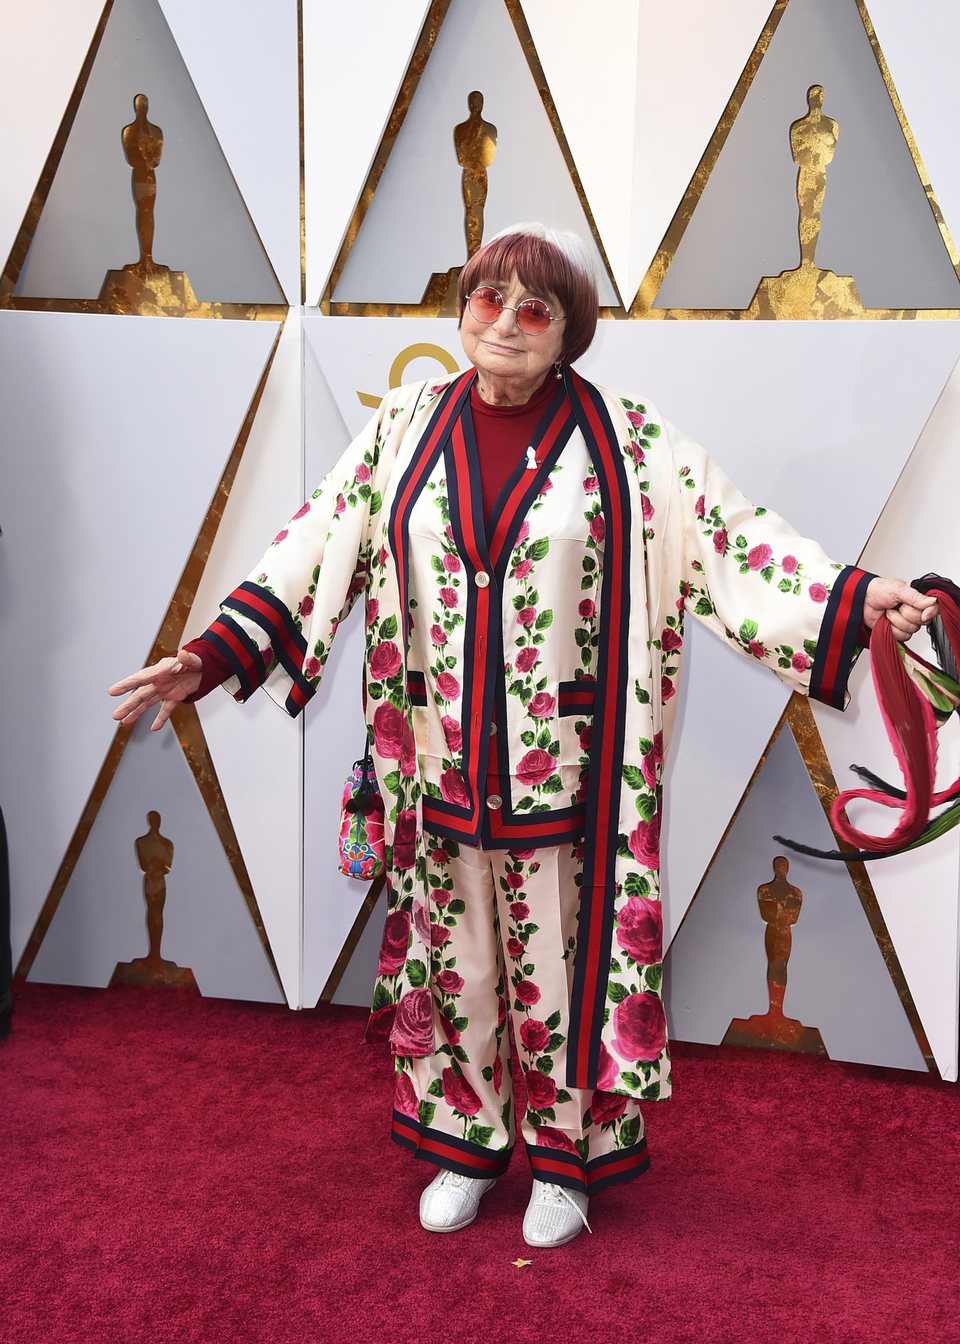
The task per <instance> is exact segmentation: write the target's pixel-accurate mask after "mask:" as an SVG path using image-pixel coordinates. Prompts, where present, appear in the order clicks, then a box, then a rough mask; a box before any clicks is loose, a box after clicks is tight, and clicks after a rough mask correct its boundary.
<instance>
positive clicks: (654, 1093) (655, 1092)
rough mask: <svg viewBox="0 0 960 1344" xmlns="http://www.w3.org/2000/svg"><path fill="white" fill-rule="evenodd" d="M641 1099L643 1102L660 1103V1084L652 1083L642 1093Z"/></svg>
mask: <svg viewBox="0 0 960 1344" xmlns="http://www.w3.org/2000/svg"><path fill="white" fill-rule="evenodd" d="M640 1098H641V1100H642V1101H658V1100H659V1098H660V1084H659V1083H658V1082H657V1083H651V1084H650V1086H649V1087H645V1088H644V1089H643V1091H642V1092H641V1093H640Z"/></svg>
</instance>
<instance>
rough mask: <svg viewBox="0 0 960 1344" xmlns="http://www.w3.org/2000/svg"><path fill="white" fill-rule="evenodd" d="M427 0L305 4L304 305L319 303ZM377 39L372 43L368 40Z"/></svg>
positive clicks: (313, 0)
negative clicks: (305, 243)
mask: <svg viewBox="0 0 960 1344" xmlns="http://www.w3.org/2000/svg"><path fill="white" fill-rule="evenodd" d="M429 7H430V5H429V0H399V3H398V0H365V2H364V4H363V5H353V6H349V7H348V6H344V5H336V6H335V5H331V4H330V3H329V0H304V3H303V126H304V132H303V138H304V143H303V149H304V198H305V213H306V235H307V245H306V253H307V298H308V300H309V301H310V302H311V303H318V302H319V299H320V295H321V293H322V292H323V289H324V288H325V286H326V283H327V279H328V277H329V275H330V271H331V269H332V267H333V263H334V261H335V260H336V257H337V252H338V250H339V248H340V240H341V238H342V237H343V233H344V230H345V229H346V227H347V224H348V223H349V221H350V216H351V215H352V214H353V208H354V206H355V205H356V202H357V197H358V196H359V195H360V191H361V189H362V187H363V184H364V182H365V181H366V178H367V173H368V172H369V171H370V165H371V163H372V162H373V156H374V154H375V153H376V151H377V146H378V145H379V143H380V136H381V134H382V132H383V128H384V126H385V125H386V121H387V117H388V116H389V114H390V109H391V108H392V107H393V104H394V100H395V98H396V96H397V90H398V89H399V87H400V81H401V80H402V79H403V76H404V73H405V72H406V69H407V64H408V62H409V60H410V55H411V53H412V51H413V48H414V44H415V43H416V40H417V37H418V35H419V33H420V28H421V26H422V24H423V20H424V16H425V15H426V12H427V10H428V9H429ZM371 33H375V34H376V40H375V41H371V39H370V34H371Z"/></svg>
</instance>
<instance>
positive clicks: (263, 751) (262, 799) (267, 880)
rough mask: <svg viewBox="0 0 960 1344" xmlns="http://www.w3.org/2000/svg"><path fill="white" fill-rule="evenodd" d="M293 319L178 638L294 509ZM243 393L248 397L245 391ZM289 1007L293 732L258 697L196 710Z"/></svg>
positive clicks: (296, 963)
mask: <svg viewBox="0 0 960 1344" xmlns="http://www.w3.org/2000/svg"><path fill="white" fill-rule="evenodd" d="M300 369H301V354H300V319H299V315H298V314H297V313H295V312H291V313H290V315H289V316H288V318H287V321H286V323H285V324H284V328H283V332H282V333H281V336H280V343H279V345H278V347H277V353H276V355H275V356H274V359H273V364H272V366H271V369H270V373H269V376H268V378H267V385H266V387H265V389H264V392H263V397H262V398H261V401H260V406H259V409H258V411H257V416H256V419H255V420H254V422H253V427H252V429H251V431H250V437H249V439H248V440H247V446H246V448H245V449H244V453H243V457H242V458H241V460H240V466H239V468H238V470H237V475H236V479H235V480H234V483H233V489H232V490H231V491H230V498H229V499H228V500H227V506H226V508H225V509H224V513H223V519H222V521H221V524H220V527H219V529H218V531H217V536H216V540H215V541H214V543H213V548H212V550H211V552H210V558H209V560H208V561H207V565H206V568H205V569H204V572H203V578H202V579H201V581H200V585H199V587H198V589H197V596H196V598H195V600H194V604H193V608H192V609H191V612H190V616H189V619H188V620H187V628H186V635H185V638H186V639H193V638H195V637H196V636H197V635H200V634H202V633H203V631H204V630H205V629H206V627H207V626H208V625H209V624H210V623H211V621H213V620H214V619H215V617H216V616H217V614H218V610H219V604H220V602H221V601H222V599H223V598H224V597H226V595H227V593H229V592H231V591H232V589H234V588H235V587H236V586H237V584H239V583H241V582H242V581H243V580H244V579H245V578H246V577H247V574H248V573H249V572H250V571H251V569H252V568H253V566H254V565H255V564H256V562H257V560H258V558H259V557H260V555H261V554H262V553H263V551H264V550H265V549H266V547H267V544H268V543H269V541H270V539H271V538H272V537H275V536H276V534H277V532H278V531H279V530H280V528H281V526H282V525H283V523H284V522H285V521H286V520H287V519H288V518H289V517H290V516H291V515H292V514H293V513H295V512H296V510H297V509H298V508H299V506H300V502H301V496H302V464H301V447H300V389H301V381H300ZM251 391H252V389H251ZM197 708H198V711H199V714H200V721H201V723H202V724H203V731H204V734H205V736H206V739H207V743H208V745H209V747H210V754H211V756H212V758H213V763H214V765H215V766H216V769H217V776H218V778H219V780H220V786H221V788H222V789H223V796H224V798H225V800H226V804H227V808H228V810H229V812H230V817H231V820H232V821H233V825H234V829H235V830H236V833H237V839H238V840H239V842H240V849H241V851H242V853H243V858H244V861H245V863H246V865H247V871H248V873H249V874H250V880H251V882H252V883H253V889H254V891H255V893H256V896H257V904H258V905H259V907H260V913H261V914H262V915H263V922H264V926H265V927H266V930H267V936H268V938H269V939H270V945H271V947H272V949H273V954H274V957H275V958H276V962H277V968H278V970H279V972H280V976H281V979H282V980H283V987H284V990H285V992H286V995H287V1000H288V1002H289V1003H290V1004H291V1005H293V1006H294V1007H297V1006H299V1004H300V935H301V930H300V895H301V891H300V886H301V861H300V851H301V842H302V835H301V809H302V788H301V783H302V781H301V768H302V731H303V730H302V727H301V724H300V723H294V721H293V720H292V719H290V718H289V716H288V715H287V714H286V713H285V712H284V711H283V710H281V709H279V708H278V707H277V706H276V705H275V704H274V703H273V701H272V700H271V699H270V697H269V696H268V695H266V694H260V695H254V696H253V697H252V698H251V699H250V700H249V701H248V702H247V703H246V704H245V705H243V706H241V705H238V704H237V703H236V702H235V701H234V700H233V699H232V698H231V697H229V696H228V695H227V694H226V693H225V692H223V691H219V690H218V691H214V692H212V693H211V694H210V695H208V696H206V697H205V698H204V699H203V700H201V701H200V702H199V704H198V706H197Z"/></svg>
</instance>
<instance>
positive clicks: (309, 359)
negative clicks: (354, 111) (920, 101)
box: [303, 315, 382, 1007]
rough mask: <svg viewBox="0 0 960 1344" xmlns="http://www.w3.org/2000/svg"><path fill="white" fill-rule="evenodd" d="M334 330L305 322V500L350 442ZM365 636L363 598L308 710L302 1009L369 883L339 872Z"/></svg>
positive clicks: (357, 740) (312, 999) (358, 732)
mask: <svg viewBox="0 0 960 1344" xmlns="http://www.w3.org/2000/svg"><path fill="white" fill-rule="evenodd" d="M338 326H339V319H337V318H323V317H320V316H318V315H311V316H309V317H307V318H305V320H304V324H303V330H304V370H303V372H304V417H305V430H306V434H305V443H306V451H305V461H306V477H305V489H304V492H303V493H304V495H307V494H309V492H310V491H311V490H313V489H314V488H315V486H317V485H318V484H319V483H320V481H321V480H322V479H323V477H324V476H325V475H326V473H327V471H329V469H330V468H331V467H332V466H333V464H334V462H336V460H337V458H338V457H339V456H340V454H341V453H342V452H343V450H344V448H345V447H346V446H347V443H348V442H349V441H350V437H351V432H350V431H349V430H348V429H347V426H346V425H345V423H344V419H343V417H342V415H341V414H340V412H339V410H338V408H337V403H336V401H335V399H334V397H333V396H332V395H331V392H330V388H329V385H328V383H327V380H326V377H325V359H324V355H325V353H326V349H327V345H326V342H327V341H329V340H331V339H332V340H334V341H336V340H337V336H336V332H337V330H338ZM321 352H323V353H321ZM371 413H372V412H370V411H367V412H366V413H365V414H364V416H363V417H362V419H363V420H366V419H367V418H369V416H370V414H371ZM363 633H364V632H363V598H362V597H360V598H358V599H357V602H356V605H355V607H354V609H353V611H352V612H351V613H350V615H349V617H348V618H347V620H346V621H345V622H344V623H343V625H342V626H341V627H340V629H339V630H338V631H337V638H336V647H335V649H334V651H333V652H332V654H331V655H330V658H329V659H328V661H327V663H326V666H325V668H324V673H323V678H322V680H321V683H320V688H319V690H318V691H317V694H316V695H315V696H314V698H313V700H312V701H311V703H310V704H309V705H308V706H307V709H306V710H305V717H306V730H305V734H304V784H303V789H304V834H303V868H304V879H303V1002H304V1004H305V1005H306V1006H307V1007H312V1006H313V1005H314V1004H315V1003H316V1002H317V1000H318V999H319V997H320V994H321V992H322V991H323V987H324V985H325V984H326V982H327V978H328V977H329V975H330V971H331V969H332V968H333V964H334V962H335V961H336V959H337V957H338V956H339V955H340V949H341V947H342V946H343V944H344V941H345V940H346V937H347V935H348V933H349V932H350V928H351V926H352V925H353V921H354V918H355V917H356V914H357V911H358V910H359V908H360V905H361V903H362V901H363V898H364V896H365V895H366V893H367V891H368V890H369V885H370V884H369V883H368V882H359V881H357V879H356V878H352V877H344V875H343V874H342V873H341V872H340V871H339V869H338V867H337V841H338V836H337V832H338V829H339V821H340V801H341V798H342V795H343V784H344V780H345V779H346V777H347V775H348V774H349V772H350V768H351V766H352V765H353V762H354V761H355V760H358V759H359V758H360V757H361V756H362V755H363V744H364V726H363V700H362V690H361V687H362V666H363V647H364V640H363ZM375 918H376V917H375ZM381 925H382V918H381ZM375 941H377V943H378V945H379V940H375ZM373 956H374V959H375V958H376V949H374V952H373ZM362 978H363V977H362V975H361V976H360V979H361V980H362ZM371 985H372V976H371V979H370V982H369V984H368V987H367V989H366V990H365V991H364V992H362V993H361V994H360V997H359V999H358V1001H359V1002H369V997H370V986H371Z"/></svg>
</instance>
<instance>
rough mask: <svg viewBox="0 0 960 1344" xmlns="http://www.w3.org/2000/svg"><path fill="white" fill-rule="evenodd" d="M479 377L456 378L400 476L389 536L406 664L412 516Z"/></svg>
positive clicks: (469, 372) (473, 372)
mask: <svg viewBox="0 0 960 1344" xmlns="http://www.w3.org/2000/svg"><path fill="white" fill-rule="evenodd" d="M476 376H477V371H476V369H468V370H467V372H466V373H462V374H461V375H460V376H459V378H454V380H453V382H452V383H450V384H449V386H448V387H447V389H446V391H445V392H443V393H442V395H441V397H440V399H439V401H438V402H437V405H436V407H435V408H434V412H433V415H432V416H431V417H430V421H429V423H428V425H427V427H426V429H425V430H424V432H423V435H422V437H421V439H420V442H419V444H418V445H417V447H416V449H415V450H414V452H413V455H412V457H411V459H410V462H409V464H408V466H407V468H406V470H405V471H404V473H403V475H402V476H401V477H400V483H399V485H398V486H397V493H396V496H395V497H394V501H393V505H392V507H391V510H390V520H389V525H388V527H387V537H388V539H389V542H390V549H391V551H392V552H393V559H394V563H395V565H396V567H397V584H398V587H399V590H400V611H401V613H402V614H401V618H400V624H401V627H402V635H403V656H404V664H406V660H407V654H408V651H409V647H410V623H409V620H408V619H407V617H408V615H409V600H410V599H409V566H408V563H407V556H408V553H409V543H410V513H411V510H412V509H413V506H414V504H415V503H416V501H417V497H418V496H419V494H420V491H421V490H422V489H423V486H424V482H425V481H427V480H429V478H430V473H431V472H432V471H433V467H434V464H435V462H436V460H437V458H438V457H439V455H440V453H441V451H442V450H443V446H444V443H445V442H446V440H447V438H448V437H449V435H450V429H451V426H452V424H453V422H454V420H455V418H456V417H457V416H458V415H459V414H460V410H461V408H462V406H463V403H464V400H465V399H466V398H467V397H468V396H469V395H470V384H471V383H472V382H473V380H474V378H475V377H476Z"/></svg>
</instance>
